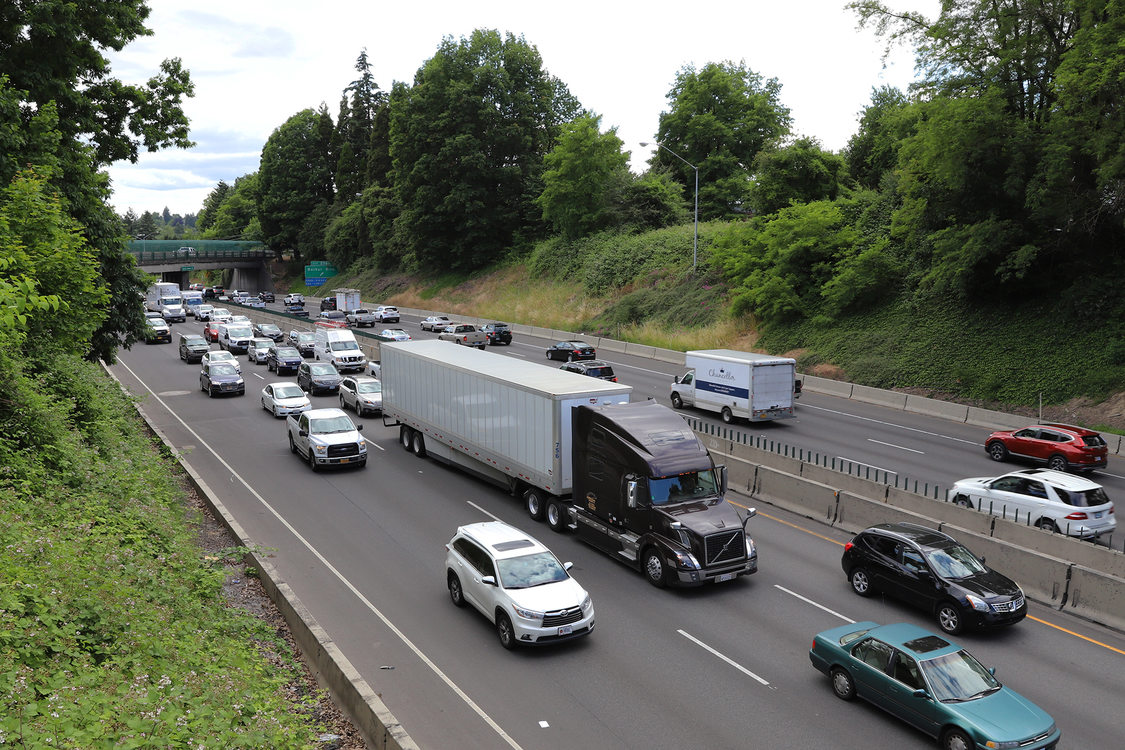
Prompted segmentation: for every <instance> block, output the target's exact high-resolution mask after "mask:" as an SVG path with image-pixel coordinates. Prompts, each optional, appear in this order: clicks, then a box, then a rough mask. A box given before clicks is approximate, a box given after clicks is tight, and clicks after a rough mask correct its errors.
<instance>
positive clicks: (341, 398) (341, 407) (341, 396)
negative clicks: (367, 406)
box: [340, 393, 359, 416]
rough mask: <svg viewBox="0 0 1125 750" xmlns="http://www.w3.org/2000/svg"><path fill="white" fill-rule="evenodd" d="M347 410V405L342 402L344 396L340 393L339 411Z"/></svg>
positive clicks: (357, 414) (357, 413)
mask: <svg viewBox="0 0 1125 750" xmlns="http://www.w3.org/2000/svg"><path fill="white" fill-rule="evenodd" d="M347 410H348V404H347V402H346V401H344V394H342V393H341V394H340V411H347ZM356 416H359V412H358V411H357V412H356Z"/></svg>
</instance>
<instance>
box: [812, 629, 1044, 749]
mask: <svg viewBox="0 0 1125 750" xmlns="http://www.w3.org/2000/svg"><path fill="white" fill-rule="evenodd" d="M809 659H811V660H812V663H813V666H814V667H816V668H817V669H819V670H820V671H821V672H824V673H825V674H826V675H828V676H829V677H830V678H831V680H832V690H833V691H834V692H835V693H836V695H837V696H838V697H840V698H842V699H844V700H851V699H852V698H854V697H855V696H857V695H858V696H859V697H860V698H863V699H865V700H867V701H870V702H871V703H873V704H875V705H876V706H878V707H879V708H882V709H883V710H885V711H887V712H888V713H890V714H893V715H894V716H897V717H898V718H900V719H902V720H903V721H906V722H909V723H910V724H913V725H914V726H916V727H917V728H918V729H920V730H922V731H923V732H926V733H927V734H929V735H931V736H933V737H936V738H937V739H938V741H939V742H940V744H941V747H942V748H943V750H979V749H981V748H996V749H997V750H1004V749H1005V748H1019V749H1020V750H1042V749H1044V748H1045V749H1046V750H1054V748H1055V747H1056V746H1057V745H1058V742H1059V737H1061V736H1062V733H1061V732H1059V729H1058V727H1056V726H1055V722H1054V720H1053V719H1052V718H1051V716H1050V715H1049V714H1048V713H1047V712H1046V711H1044V710H1043V709H1041V708H1039V707H1038V706H1036V705H1035V704H1034V703H1032V702H1031V701H1029V700H1028V699H1027V698H1024V697H1023V696H1022V695H1020V694H1019V693H1017V692H1016V691H1014V690H1011V689H1009V688H1006V687H1004V686H1003V685H1002V684H1000V682H999V681H998V680H997V679H996V677H995V676H994V672H995V670H992V669H987V668H985V666H984V665H983V664H981V663H980V662H979V661H977V660H976V659H975V658H973V656H972V655H971V654H970V653H969V652H968V651H965V650H964V649H963V648H961V647H960V646H958V645H957V644H955V643H952V642H950V641H949V640H947V639H946V638H945V637H944V636H938V635H934V634H933V633H930V632H929V631H927V630H924V629H922V628H919V627H917V626H916V625H909V624H906V623H902V624H897V625H879V624H878V623H874V622H859V623H855V624H853V625H841V626H840V627H838V628H832V629H831V630H825V631H824V632H822V633H817V635H816V637H815V638H813V646H812V650H811V651H809Z"/></svg>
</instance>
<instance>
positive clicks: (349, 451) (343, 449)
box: [328, 443, 359, 458]
mask: <svg viewBox="0 0 1125 750" xmlns="http://www.w3.org/2000/svg"><path fill="white" fill-rule="evenodd" d="M358 455H359V446H358V445H356V444H355V443H347V444H345V445H330V446H328V457H329V458H340V457H342V456H358Z"/></svg>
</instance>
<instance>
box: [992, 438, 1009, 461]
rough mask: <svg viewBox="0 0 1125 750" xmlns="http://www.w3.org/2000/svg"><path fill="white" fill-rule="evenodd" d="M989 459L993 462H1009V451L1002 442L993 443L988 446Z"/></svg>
mask: <svg viewBox="0 0 1125 750" xmlns="http://www.w3.org/2000/svg"><path fill="white" fill-rule="evenodd" d="M988 457H989V458H991V459H992V460H993V461H1007V460H1008V449H1007V448H1006V447H1005V446H1004V444H1003V443H1001V442H995V443H991V444H990V445H989V446H988Z"/></svg>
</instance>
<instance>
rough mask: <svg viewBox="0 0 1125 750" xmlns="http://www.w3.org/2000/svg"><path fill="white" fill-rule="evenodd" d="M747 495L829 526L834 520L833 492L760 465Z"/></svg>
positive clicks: (826, 487)
mask: <svg viewBox="0 0 1125 750" xmlns="http://www.w3.org/2000/svg"><path fill="white" fill-rule="evenodd" d="M750 494H751V496H752V497H760V498H762V499H764V500H766V501H768V502H769V503H770V504H771V505H777V506H779V507H781V508H785V509H786V510H788V511H791V512H793V513H798V514H800V515H802V516H806V517H808V518H812V519H815V520H817V521H822V522H823V523H827V524H832V523H833V522H834V521H835V520H836V497H837V491H836V490H835V489H833V488H832V487H829V486H827V485H824V484H818V483H817V482H810V481H809V480H807V479H802V478H801V477H798V476H794V475H792V474H786V473H785V472H783V471H777V470H776V469H770V468H768V467H766V466H759V467H758V470H757V473H756V475H755V478H754V485H753V489H752V491H751V493H750Z"/></svg>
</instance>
